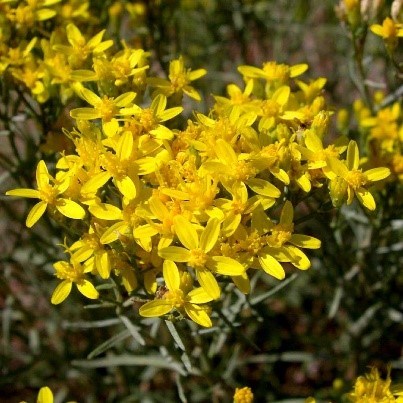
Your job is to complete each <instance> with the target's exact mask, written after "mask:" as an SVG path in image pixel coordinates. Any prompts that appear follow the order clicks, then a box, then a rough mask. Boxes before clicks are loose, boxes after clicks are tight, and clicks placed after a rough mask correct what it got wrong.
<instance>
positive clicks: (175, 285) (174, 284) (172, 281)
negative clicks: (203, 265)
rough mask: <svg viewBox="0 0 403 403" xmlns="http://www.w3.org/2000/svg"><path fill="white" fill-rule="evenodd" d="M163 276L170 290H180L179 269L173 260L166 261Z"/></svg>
mask: <svg viewBox="0 0 403 403" xmlns="http://www.w3.org/2000/svg"><path fill="white" fill-rule="evenodd" d="M162 274H163V276H164V280H165V284H166V285H167V287H168V289H169V290H179V288H180V285H181V278H180V274H179V269H178V266H176V264H175V263H174V262H173V261H172V260H165V261H164V264H163V269H162Z"/></svg>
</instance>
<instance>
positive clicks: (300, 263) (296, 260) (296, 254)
mask: <svg viewBox="0 0 403 403" xmlns="http://www.w3.org/2000/svg"><path fill="white" fill-rule="evenodd" d="M284 248H285V249H286V250H287V252H288V253H289V255H290V258H291V259H290V262H291V263H292V264H293V265H294V266H295V267H297V268H298V269H300V270H307V269H309V268H310V267H311V262H310V261H309V259H308V258H307V256H306V255H305V253H304V252H302V250H300V249H298V248H297V247H295V246H291V245H287V246H285V247H284Z"/></svg>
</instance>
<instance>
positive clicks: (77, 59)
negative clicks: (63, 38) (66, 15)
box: [53, 24, 113, 68]
mask: <svg viewBox="0 0 403 403" xmlns="http://www.w3.org/2000/svg"><path fill="white" fill-rule="evenodd" d="M105 31H106V30H105V29H104V30H102V31H101V32H98V33H97V34H96V35H95V36H93V37H92V38H91V39H90V40H89V41H88V42H87V40H86V39H85V37H84V35H83V34H82V33H81V32H80V30H79V29H78V28H77V27H76V26H75V25H74V24H68V25H67V27H66V34H67V40H68V42H69V44H70V46H67V45H60V44H57V45H54V47H53V49H54V50H56V51H59V52H62V53H63V54H65V55H67V56H68V60H69V64H70V66H71V67H73V68H81V67H82V66H83V64H84V63H85V61H86V60H87V58H88V56H89V55H90V54H95V55H96V54H101V53H102V52H104V51H105V50H107V49H108V48H110V47H111V46H112V45H113V41H112V40H108V41H104V42H102V37H103V36H104V33H105Z"/></svg>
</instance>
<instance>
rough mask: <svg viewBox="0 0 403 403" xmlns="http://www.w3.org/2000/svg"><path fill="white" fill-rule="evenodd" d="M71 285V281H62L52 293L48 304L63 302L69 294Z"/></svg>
mask: <svg viewBox="0 0 403 403" xmlns="http://www.w3.org/2000/svg"><path fill="white" fill-rule="evenodd" d="M71 286H72V283H71V281H67V280H64V281H62V282H61V283H60V284H59V285H58V286H57V287H56V288H55V290H54V291H53V294H52V298H51V300H50V302H51V303H52V304H54V305H57V304H60V303H61V302H63V301H64V300H65V299H66V298H67V297H68V296H69V294H70V291H71Z"/></svg>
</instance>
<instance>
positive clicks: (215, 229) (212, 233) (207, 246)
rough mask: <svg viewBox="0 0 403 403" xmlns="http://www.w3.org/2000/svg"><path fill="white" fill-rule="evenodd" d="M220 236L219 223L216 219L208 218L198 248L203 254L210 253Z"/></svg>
mask: <svg viewBox="0 0 403 403" xmlns="http://www.w3.org/2000/svg"><path fill="white" fill-rule="evenodd" d="M219 235H220V221H219V220H218V218H210V220H209V221H208V223H207V225H206V228H204V230H203V232H202V234H201V236H200V248H201V249H202V250H204V252H206V253H207V252H210V251H211V249H213V247H214V245H215V244H216V242H217V240H218V236H219Z"/></svg>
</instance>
